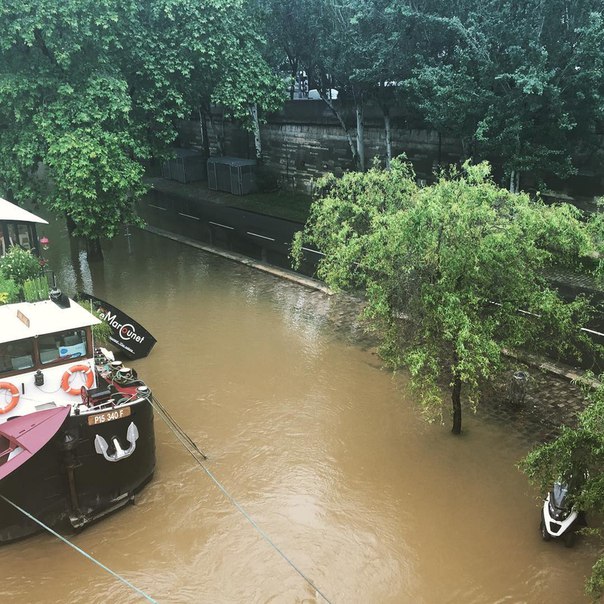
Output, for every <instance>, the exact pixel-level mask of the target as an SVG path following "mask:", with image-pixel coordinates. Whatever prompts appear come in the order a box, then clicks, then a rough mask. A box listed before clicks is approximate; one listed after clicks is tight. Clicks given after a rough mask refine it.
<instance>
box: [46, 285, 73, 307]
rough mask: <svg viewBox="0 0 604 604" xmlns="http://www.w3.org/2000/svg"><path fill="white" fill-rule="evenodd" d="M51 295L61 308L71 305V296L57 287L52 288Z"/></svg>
mask: <svg viewBox="0 0 604 604" xmlns="http://www.w3.org/2000/svg"><path fill="white" fill-rule="evenodd" d="M49 297H50V299H51V300H52V301H53V302H54V303H55V304H56V305H57V306H58V307H59V308H69V307H70V306H71V302H70V301H69V298H68V297H67V296H66V295H65V294H64V293H63V292H62V291H61V290H60V289H58V288H57V287H53V288H52V289H51V290H50V294H49Z"/></svg>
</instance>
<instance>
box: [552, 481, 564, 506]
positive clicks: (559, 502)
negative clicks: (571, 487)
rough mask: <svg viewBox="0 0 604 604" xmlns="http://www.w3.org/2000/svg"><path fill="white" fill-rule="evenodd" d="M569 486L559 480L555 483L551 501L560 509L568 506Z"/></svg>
mask: <svg viewBox="0 0 604 604" xmlns="http://www.w3.org/2000/svg"><path fill="white" fill-rule="evenodd" d="M567 497H568V486H567V485H565V484H561V483H559V482H556V483H554V488H553V489H552V492H551V497H550V499H551V502H552V504H553V505H554V507H556V508H558V509H559V510H564V509H566V508H567Z"/></svg>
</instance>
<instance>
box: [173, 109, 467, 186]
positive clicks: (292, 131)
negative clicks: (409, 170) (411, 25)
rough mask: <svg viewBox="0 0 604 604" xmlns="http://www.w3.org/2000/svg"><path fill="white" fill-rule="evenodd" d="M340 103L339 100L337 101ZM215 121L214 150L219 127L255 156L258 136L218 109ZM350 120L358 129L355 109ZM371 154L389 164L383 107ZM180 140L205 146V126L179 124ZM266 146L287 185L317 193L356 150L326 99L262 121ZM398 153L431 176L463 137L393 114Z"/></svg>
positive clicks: (374, 121) (368, 147) (232, 144)
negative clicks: (443, 133)
mask: <svg viewBox="0 0 604 604" xmlns="http://www.w3.org/2000/svg"><path fill="white" fill-rule="evenodd" d="M335 103H337V101H336V102H335ZM212 122H213V126H214V127H212V124H210V123H209V121H208V128H207V130H208V140H209V146H210V155H219V152H218V145H217V142H216V141H217V137H216V130H219V131H220V132H221V133H222V137H223V140H224V154H225V155H227V156H234V157H242V158H249V159H253V158H254V157H255V151H254V142H253V136H252V135H251V134H250V133H248V132H246V131H245V130H243V129H242V128H241V127H240V126H239V125H238V124H236V123H235V122H232V121H229V120H226V119H223V116H222V115H221V114H220V113H219V112H216V113H215V114H214V115H213V120H212ZM346 123H347V126H348V127H349V129H350V132H351V133H352V136H353V139H354V136H355V133H356V128H355V118H354V114H353V113H352V112H348V113H347V114H346ZM364 123H365V158H366V163H367V165H368V166H369V165H370V162H371V161H372V159H373V158H375V157H377V158H379V160H380V161H381V162H382V164H384V162H385V158H386V135H385V131H384V120H383V117H382V114H381V111H380V109H379V108H378V107H374V106H371V105H369V106H368V107H366V108H365V115H364ZM179 132H180V137H179V141H178V142H179V144H180V145H181V146H183V147H189V148H197V149H203V146H204V145H203V141H202V129H201V127H200V123H199V121H197V120H189V121H183V122H181V124H180V127H179ZM261 139H262V151H263V159H264V165H265V167H266V168H267V169H268V170H269V171H270V172H271V174H272V175H273V176H274V177H276V179H277V180H278V182H279V184H280V185H281V186H282V187H283V188H285V189H290V190H294V191H300V192H304V193H309V194H310V193H312V190H313V187H314V183H316V181H317V179H318V178H320V177H321V176H322V175H323V174H326V173H328V172H332V173H334V174H335V175H336V176H341V175H342V174H343V173H344V172H345V171H347V170H350V169H351V168H352V167H353V163H352V153H351V150H350V146H349V144H348V140H347V138H346V134H345V132H344V130H343V128H342V127H341V126H340V124H339V122H338V121H337V119H336V117H335V116H334V115H333V113H332V112H331V110H330V109H329V107H328V106H327V105H326V104H325V103H324V102H323V101H321V100H298V101H287V102H286V103H285V106H284V107H283V109H282V110H281V111H280V112H279V113H275V114H272V115H270V116H269V117H268V119H267V122H266V123H265V124H262V125H261ZM391 140H392V154H393V156H394V157H396V156H397V155H400V154H402V153H405V154H406V155H407V157H408V159H409V160H410V161H411V162H412V163H413V165H414V167H415V170H416V172H417V175H418V178H424V179H425V178H428V177H429V176H430V175H431V174H432V172H433V169H434V166H435V165H436V164H437V163H438V162H440V163H451V162H454V161H456V160H458V159H459V157H460V156H461V152H462V150H461V146H460V144H459V141H457V140H455V139H452V138H447V137H441V136H439V134H438V133H437V132H434V131H429V130H415V129H409V128H406V127H405V121H404V118H403V116H401V115H400V114H397V113H396V112H393V114H392V116H391Z"/></svg>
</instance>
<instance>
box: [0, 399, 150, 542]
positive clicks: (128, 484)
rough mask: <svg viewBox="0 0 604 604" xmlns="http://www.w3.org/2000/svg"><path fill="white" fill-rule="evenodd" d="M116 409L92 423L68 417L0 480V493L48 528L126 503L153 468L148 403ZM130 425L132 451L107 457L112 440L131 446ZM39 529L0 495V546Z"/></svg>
mask: <svg viewBox="0 0 604 604" xmlns="http://www.w3.org/2000/svg"><path fill="white" fill-rule="evenodd" d="M117 409H121V410H122V413H121V415H123V417H117V418H116V419H108V417H107V414H103V415H104V417H99V419H102V420H105V421H103V422H102V423H95V416H90V415H72V416H69V417H68V418H67V419H66V421H65V423H64V424H63V426H62V427H61V429H60V430H59V431H58V432H57V434H56V435H55V436H54V437H53V438H52V439H51V440H50V441H49V442H48V443H47V444H46V445H45V446H44V447H43V448H42V449H40V451H38V453H36V454H35V455H34V456H33V458H32V459H30V460H29V461H27V462H26V463H25V464H23V466H21V467H19V468H17V469H16V470H15V471H14V472H12V473H11V474H10V475H8V476H7V477H6V478H4V479H3V480H2V481H1V482H0V494H1V495H3V496H4V497H6V498H7V499H8V500H9V501H12V502H13V503H15V504H16V505H18V506H19V507H21V508H23V510H25V511H27V512H28V513H29V514H31V515H32V516H33V517H35V518H36V519H38V520H41V521H42V522H44V523H45V524H47V525H49V526H52V527H61V526H63V527H71V528H78V529H79V528H82V527H84V526H86V525H88V524H90V523H91V522H94V521H95V520H97V519H98V518H100V517H102V516H104V515H106V514H108V513H110V512H113V511H114V510H117V509H119V508H121V507H123V506H124V505H126V504H128V503H129V502H131V501H132V499H133V497H134V494H135V493H136V492H138V491H139V490H140V489H141V488H142V487H143V486H144V485H145V484H146V483H147V482H148V481H149V480H151V478H152V476H153V472H154V470H155V432H154V427H153V407H152V405H151V403H150V402H149V400H142V401H141V400H139V401H137V402H136V403H133V404H131V405H123V406H120V407H118V408H117ZM97 415H98V414H97ZM117 415H119V414H117ZM131 424H134V425H135V426H136V430H137V432H138V438H137V439H136V442H135V446H134V448H133V451H132V452H131V454H129V455H128V456H124V457H121V458H120V459H118V460H117V461H110V460H108V459H107V457H109V459H111V458H115V457H116V447H115V444H114V443H115V442H116V441H115V440H114V439H117V442H118V443H119V446H120V447H121V449H122V450H128V449H129V448H132V446H131V443H130V442H129V441H128V429H129V427H130V425H131ZM97 435H98V436H100V437H101V438H102V439H103V440H104V441H105V442H106V443H107V444H108V449H107V451H106V456H105V455H104V454H103V453H102V452H97V450H96V449H95V439H96V437H97ZM40 530H41V527H40V525H39V524H38V523H36V522H35V521H34V520H32V519H30V518H28V517H27V516H26V515H24V514H23V513H22V512H20V511H18V510H17V509H15V508H14V507H13V506H11V505H10V504H8V503H6V502H5V501H4V500H1V499H0V544H1V543H7V542H10V541H14V540H16V539H21V538H23V537H26V536H28V535H31V534H33V533H35V532H38V531H40Z"/></svg>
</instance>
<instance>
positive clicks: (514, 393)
mask: <svg viewBox="0 0 604 604" xmlns="http://www.w3.org/2000/svg"><path fill="white" fill-rule="evenodd" d="M528 377H529V375H528V373H526V372H525V371H516V372H515V373H514V375H513V376H512V381H511V383H510V395H509V398H510V402H511V403H512V405H517V406H520V405H522V404H524V399H525V397H526V385H527V382H528Z"/></svg>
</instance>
